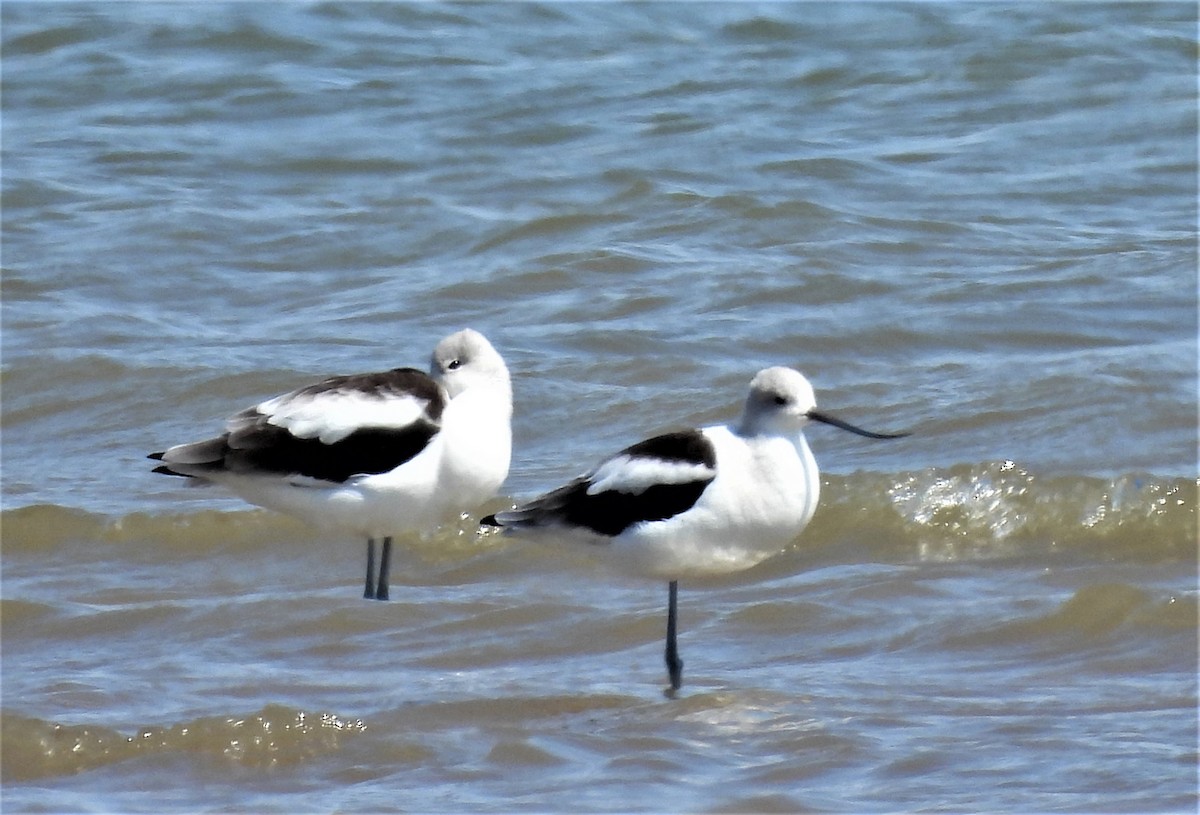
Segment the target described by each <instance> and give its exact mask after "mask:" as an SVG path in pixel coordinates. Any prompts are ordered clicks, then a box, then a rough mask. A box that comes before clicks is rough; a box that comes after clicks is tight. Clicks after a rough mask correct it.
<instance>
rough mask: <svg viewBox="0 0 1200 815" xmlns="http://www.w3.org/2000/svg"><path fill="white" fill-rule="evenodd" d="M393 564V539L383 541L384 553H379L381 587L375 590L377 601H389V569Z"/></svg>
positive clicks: (388, 538) (387, 538)
mask: <svg viewBox="0 0 1200 815" xmlns="http://www.w3.org/2000/svg"><path fill="white" fill-rule="evenodd" d="M391 562H392V539H391V536H388V537H386V538H384V539H383V551H382V552H380V553H379V586H378V587H377V588H376V589H375V599H376V600H386V599H388V567H389V566H390V565H391Z"/></svg>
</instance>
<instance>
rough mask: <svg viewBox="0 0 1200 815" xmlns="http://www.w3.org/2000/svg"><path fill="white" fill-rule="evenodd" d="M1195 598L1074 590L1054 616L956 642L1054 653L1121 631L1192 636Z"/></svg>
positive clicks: (1114, 588) (1107, 586) (1133, 589)
mask: <svg viewBox="0 0 1200 815" xmlns="http://www.w3.org/2000/svg"><path fill="white" fill-rule="evenodd" d="M1196 612H1197V598H1196V597H1195V596H1194V595H1169V596H1165V597H1164V596H1159V595H1157V594H1155V593H1152V592H1150V591H1147V590H1145V589H1142V588H1139V587H1137V586H1131V585H1127V584H1124V583H1102V584H1096V585H1090V586H1084V587H1083V588H1080V589H1078V590H1077V591H1075V592H1074V593H1073V594H1072V595H1071V596H1070V597H1069V598H1067V599H1066V600H1064V601H1063V602H1062V603H1061V604H1060V605H1059V606H1058V607H1057V608H1055V609H1054V610H1052V611H1050V612H1049V613H1046V614H1042V615H1039V616H1036V617H1033V618H1029V619H1021V620H1015V621H1010V622H1004V623H1001V624H999V625H998V626H996V627H995V628H993V629H991V630H989V631H973V632H971V633H970V634H969V635H967V636H961V637H953V638H951V641H950V644H951V645H958V646H961V647H966V648H979V647H989V646H993V645H1008V644H1018V645H1021V646H1022V647H1028V646H1029V645H1030V644H1032V643H1037V642H1043V643H1045V644H1047V645H1048V646H1050V647H1053V648H1054V650H1055V652H1056V653H1058V652H1061V650H1062V649H1063V648H1064V647H1065V648H1069V649H1076V648H1087V647H1090V646H1092V645H1094V644H1096V643H1099V642H1103V641H1104V640H1106V639H1108V638H1111V637H1112V636H1114V635H1118V634H1119V633H1120V632H1122V631H1130V630H1133V631H1137V632H1139V637H1140V638H1141V639H1150V638H1153V635H1154V633H1155V632H1158V633H1163V634H1170V633H1174V632H1192V631H1194V630H1195V626H1196Z"/></svg>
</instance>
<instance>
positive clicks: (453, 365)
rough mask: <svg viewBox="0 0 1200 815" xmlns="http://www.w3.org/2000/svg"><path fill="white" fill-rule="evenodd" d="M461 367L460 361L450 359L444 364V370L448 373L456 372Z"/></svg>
mask: <svg viewBox="0 0 1200 815" xmlns="http://www.w3.org/2000/svg"><path fill="white" fill-rule="evenodd" d="M461 367H462V360H461V359H452V360H450V361H449V362H447V363H446V370H448V371H457V370H458V369H459V368H461Z"/></svg>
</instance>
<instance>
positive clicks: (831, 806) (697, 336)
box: [0, 2, 1198, 812]
mask: <svg viewBox="0 0 1200 815" xmlns="http://www.w3.org/2000/svg"><path fill="white" fill-rule="evenodd" d="M0 22H2V24H3V43H2V48H3V54H4V62H3V77H2V81H3V87H2V89H0V90H2V104H3V111H2V112H3V117H2V119H0V126H2V128H3V133H2V136H3V141H2V149H3V173H2V176H3V201H2V204H3V379H2V385H3V415H2V424H0V428H2V430H3V448H2V453H3V502H4V508H3V514H2V515H0V523H2V527H0V532H2V534H3V573H2V579H3V600H2V601H0V603H2V605H0V611H2V615H3V672H2V674H0V680H2V691H3V700H2V702H3V720H2V723H0V724H2V729H0V738H2V745H0V746H2V751H0V770H2V772H3V782H4V788H3V806H4V808H5V809H6V811H13V812H16V811H47V810H49V811H130V812H132V811H146V812H149V811H153V812H163V811H200V810H213V809H233V810H239V811H287V812H293V811H300V810H305V811H307V810H313V811H329V810H335V809H336V810H340V811H387V810H406V811H456V812H457V811H464V810H466V811H512V810H517V809H535V810H550V811H558V810H571V811H673V810H703V811H796V810H802V809H825V810H840V811H878V810H918V809H941V810H956V811H981V810H982V811H1051V810H1070V811H1097V810H1139V811H1164V810H1167V811H1192V810H1194V809H1195V808H1196V806H1197V797H1198V796H1197V771H1196V766H1197V726H1196V714H1197V680H1196V659H1197V645H1196V643H1197V629H1198V627H1197V596H1198V591H1197V582H1196V580H1197V575H1196V556H1197V551H1196V546H1197V521H1196V503H1197V464H1196V459H1197V391H1196V387H1197V347H1196V344H1197V340H1196V337H1197V302H1196V295H1197V271H1196V267H1197V261H1196V258H1197V246H1196V222H1197V205H1196V200H1197V182H1196V179H1197V167H1196V155H1197V153H1196V129H1197V126H1196V121H1197V106H1196V80H1195V65H1196V59H1197V56H1198V54H1197V50H1198V49H1197V44H1196V43H1197V40H1196V34H1197V26H1196V11H1195V7H1194V6H1193V5H1192V4H1129V5H1114V4H1083V3H1073V4H1062V5H1020V6H1017V7H1007V6H1001V5H990V4H962V5H950V4H946V5H923V4H887V5H882V4H833V5H818V4H766V5H755V4H639V5H633V4H602V5H592V4H564V5H556V4H546V5H532V4H504V5H501V4H478V5H474V4H472V5H434V4H421V5H415V4H414V5H407V4H365V3H320V4H287V5H282V6H280V5H275V4H228V5H198V4H183V3H171V4H152V3H138V4H93V5H87V4H66V3H64V4H52V5H46V4H36V3H21V2H15V3H13V2H10V3H5V4H4V5H3V6H0ZM464 325H470V326H472V327H474V328H477V329H479V330H481V331H483V332H484V333H485V334H487V335H488V337H489V338H491V339H492V341H493V342H494V344H495V345H496V346H497V348H498V349H499V350H500V351H501V352H502V353H503V354H504V355H505V358H506V359H507V360H508V363H509V366H510V368H511V369H512V371H513V374H514V383H515V389H516V399H517V405H516V415H515V431H516V447H515V450H514V466H513V471H512V474H511V476H510V478H509V481H508V483H507V485H506V487H505V495H503V496H501V497H500V498H498V499H497V500H496V501H495V502H494V504H493V505H491V506H489V507H488V508H485V509H494V508H498V507H501V506H504V505H505V504H506V503H508V502H509V501H511V500H513V499H516V498H522V497H528V496H530V495H532V494H534V493H536V492H538V491H540V490H542V489H545V488H548V487H551V486H554V485H555V484H557V483H559V482H561V481H562V480H563V479H565V478H568V477H570V476H572V475H575V474H576V473H577V472H579V471H580V470H582V469H584V468H585V467H586V466H588V465H589V464H591V463H592V462H594V461H595V460H597V459H598V458H600V457H601V456H603V455H605V454H607V453H609V452H611V451H613V450H614V449H617V448H618V447H620V446H623V445H626V444H629V443H631V442H633V441H636V440H637V439H639V438H641V437H643V436H644V435H646V434H648V433H651V432H656V431H661V430H666V429H669V428H671V427H676V426H680V425H688V424H695V423H703V422H714V421H721V420H724V419H727V418H731V417H732V416H733V415H734V414H735V413H736V411H737V410H738V407H739V404H740V402H741V399H742V397H743V394H744V389H745V386H746V383H747V382H748V381H749V379H750V377H751V376H752V375H753V373H754V372H755V371H756V370H758V369H759V368H762V367H765V366H767V365H773V364H786V365H792V366H795V367H797V368H799V369H800V370H803V371H804V372H805V373H806V374H807V375H808V376H809V377H810V378H811V379H812V380H813V382H814V384H815V386H816V388H817V392H818V398H819V400H820V401H821V405H822V407H823V408H827V409H829V410H830V411H831V412H834V413H836V414H838V415H842V416H844V417H846V418H847V419H850V420H852V421H855V422H857V423H861V424H863V425H865V426H868V427H873V428H881V429H899V428H912V429H913V430H914V431H915V433H914V435H913V436H912V437H911V438H909V439H905V440H903V441H897V442H888V443H882V442H878V443H876V442H870V441H867V440H864V439H859V438H856V437H852V436H849V435H846V434H840V433H837V432H836V431H832V430H828V429H821V428H814V429H813V430H812V431H811V432H810V433H809V438H810V443H811V445H812V447H813V449H814V451H815V453H816V456H817V459H818V461H819V462H820V464H821V466H822V471H823V474H824V481H825V483H824V488H823V494H822V505H821V507H820V508H819V509H818V512H817V515H816V518H815V519H814V521H813V523H812V525H811V526H810V527H809V529H808V530H807V531H806V532H805V534H804V535H803V536H802V537H801V538H800V539H799V540H798V541H797V542H796V543H795V545H794V546H793V547H792V548H791V549H789V550H788V551H787V552H784V553H782V554H781V555H780V556H779V557H776V558H774V559H772V560H769V561H768V562H766V563H764V564H762V565H761V566H759V567H758V568H756V569H754V570H751V571H749V572H747V573H744V574H741V575H736V576H732V577H729V578H724V579H721V580H717V581H711V582H707V583H696V584H684V585H683V586H682V587H681V598H680V603H681V609H680V610H681V615H682V629H681V638H680V646H681V649H682V651H683V656H684V658H685V660H686V661H687V673H686V682H687V684H686V685H685V686H684V689H683V692H682V693H681V694H680V695H679V697H678V698H675V699H668V698H665V697H664V696H663V694H662V692H661V689H662V686H663V684H664V683H665V676H664V671H663V667H662V657H661V638H662V628H663V623H664V621H663V617H664V616H665V613H664V606H665V601H666V592H665V589H664V587H662V586H659V585H656V584H652V583H640V582H637V581H631V580H627V579H623V578H620V577H617V576H614V575H611V574H608V573H606V572H603V571H600V570H599V569H598V568H596V567H595V566H594V565H593V564H591V563H590V562H589V561H587V560H586V559H585V557H584V553H580V552H575V551H572V550H570V549H565V548H564V549H561V550H560V549H556V548H555V547H553V546H538V545H533V544H526V543H521V542H519V541H513V540H509V539H506V538H502V537H500V536H495V535H485V536H480V535H479V534H478V533H477V531H476V528H475V524H474V522H473V521H472V520H471V519H464V521H463V523H462V524H461V526H460V527H458V528H453V529H445V530H442V531H441V532H440V533H439V534H438V535H436V536H434V537H433V538H431V539H430V540H426V541H418V540H411V541H406V542H405V546H404V547H403V550H404V551H403V552H402V554H401V555H400V557H401V562H400V563H398V564H396V566H395V567H394V581H393V582H394V588H393V592H392V594H393V598H394V599H393V601H392V602H390V603H386V604H384V603H366V602H364V601H363V600H361V599H360V598H359V597H358V594H359V581H360V580H361V568H362V564H361V558H362V551H361V548H360V547H361V542H359V541H352V540H344V541H343V540H331V539H329V538H328V537H327V536H322V535H320V534H318V533H316V532H314V531H312V530H309V529H306V528H304V527H302V526H300V525H298V524H296V523H294V522H292V521H290V520H288V519H285V518H280V517H277V516H274V515H271V514H269V513H266V512H261V511H257V510H253V509H249V508H247V507H245V506H244V505H241V504H239V503H237V502H236V501H234V500H232V499H228V498H224V497H222V496H220V495H219V494H218V493H216V492H215V491H203V490H185V489H180V488H179V487H178V485H177V484H176V483H174V481H173V480H171V479H163V478H159V477H156V476H152V475H151V474H150V473H149V467H148V466H147V465H148V463H147V462H146V461H145V460H144V455H145V453H147V452H149V451H151V450H156V449H161V448H162V447H163V446H164V445H166V444H171V443H174V442H178V441H183V440H188V439H192V438H197V437H198V435H199V434H203V433H207V432H209V431H211V430H214V429H216V428H217V427H218V426H219V424H220V422H221V420H222V419H223V418H224V417H225V416H226V415H228V414H230V413H231V412H233V411H234V410H236V409H238V408H240V407H243V406H244V405H247V404H251V403H253V402H255V401H257V400H259V399H261V398H263V397H265V396H270V395H273V394H274V393H277V392H279V391H282V390H285V389H288V388H292V387H295V386H298V385H301V384H304V383H305V382H307V381H309V380H310V379H312V378H314V377H318V376H323V375H326V374H330V373H337V372H351V371H363V370H372V369H377V368H381V367H393V366H396V365H406V364H418V365H423V364H424V360H425V359H426V358H427V356H428V354H429V351H430V349H431V348H432V346H433V344H434V343H435V342H436V341H437V340H438V339H439V338H440V337H441V336H443V335H445V334H446V333H449V332H450V331H452V330H454V329H457V328H459V327H461V326H464Z"/></svg>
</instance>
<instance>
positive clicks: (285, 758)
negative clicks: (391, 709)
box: [0, 705, 365, 783]
mask: <svg viewBox="0 0 1200 815" xmlns="http://www.w3.org/2000/svg"><path fill="white" fill-rule="evenodd" d="M364 729H365V725H363V723H362V721H361V720H359V719H343V718H341V717H339V716H337V715H335V714H332V713H317V714H309V713H306V712H305V711H303V710H296V709H294V708H289V707H284V706H282V705H267V706H266V707H264V708H263V709H262V710H260V711H258V712H257V713H252V714H249V715H244V716H243V715H234V716H208V717H203V718H199V719H194V720H192V721H189V722H185V723H183V724H177V725H172V726H170V727H143V728H141V729H139V730H138V731H137V733H136V734H134V735H124V734H122V733H120V732H118V731H116V730H114V729H112V728H108V727H103V726H100V725H63V724H58V723H55V722H48V721H45V720H42V719H37V718H34V717H30V716H23V715H20V714H17V713H12V712H8V711H5V712H4V713H3V714H2V716H0V745H2V748H3V749H0V777H3V780H4V782H5V783H12V782H17V781H31V780H36V779H39V778H48V777H54V776H62V775H73V774H75V773H80V772H84V771H85V770H90V769H92V768H95V767H101V766H104V765H106V764H113V763H116V762H119V761H126V760H128V759H131V758H134V757H137V756H144V755H149V754H157V753H169V752H176V751H183V752H192V753H208V754H213V755H221V756H224V757H225V758H227V759H228V760H229V761H231V762H234V763H237V764H241V765H244V766H247V767H254V768H264V767H276V766H283V765H289V764H297V763H300V762H303V761H307V760H310V759H313V758H315V757H317V756H321V755H326V754H328V753H332V752H335V751H337V750H338V749H340V748H341V746H342V743H343V741H344V740H345V739H347V738H350V737H352V736H354V735H356V734H358V733H361V732H362V731H363V730H364Z"/></svg>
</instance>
